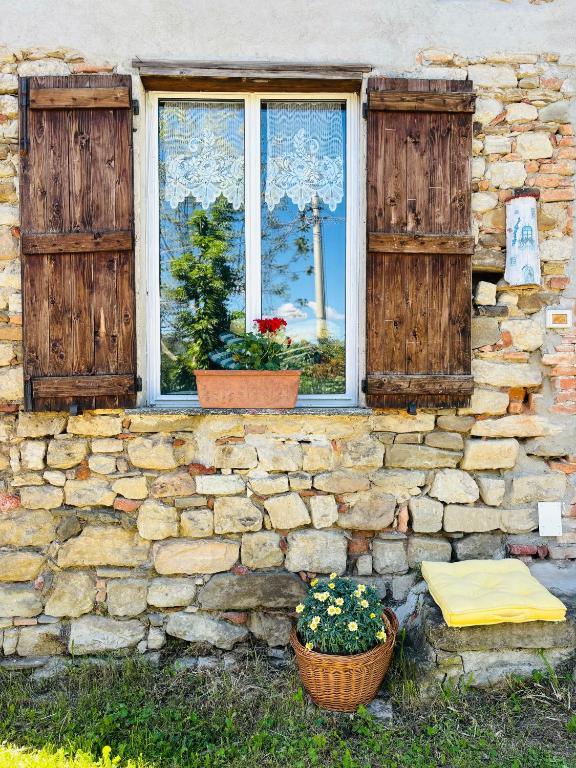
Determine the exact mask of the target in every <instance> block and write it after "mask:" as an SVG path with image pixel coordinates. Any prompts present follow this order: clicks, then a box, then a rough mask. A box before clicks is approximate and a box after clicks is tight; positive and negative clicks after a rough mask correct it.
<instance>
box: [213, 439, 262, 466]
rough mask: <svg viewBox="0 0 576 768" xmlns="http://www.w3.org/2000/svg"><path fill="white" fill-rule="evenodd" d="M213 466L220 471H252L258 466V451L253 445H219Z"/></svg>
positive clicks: (215, 452)
mask: <svg viewBox="0 0 576 768" xmlns="http://www.w3.org/2000/svg"><path fill="white" fill-rule="evenodd" d="M213 464H214V466H215V467H217V468H218V469H251V468H252V467H255V466H256V465H257V464H258V457H257V455H256V449H255V448H254V447H253V446H251V445H244V444H242V443H231V444H230V445H217V446H216V449H215V451H214V460H213Z"/></svg>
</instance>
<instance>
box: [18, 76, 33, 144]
mask: <svg viewBox="0 0 576 768" xmlns="http://www.w3.org/2000/svg"><path fill="white" fill-rule="evenodd" d="M18 101H19V104H18V107H19V109H20V115H21V117H20V156H21V157H23V156H24V155H26V154H28V150H29V148H30V139H29V138H28V107H29V106H30V78H29V77H21V78H20V90H19V94H18Z"/></svg>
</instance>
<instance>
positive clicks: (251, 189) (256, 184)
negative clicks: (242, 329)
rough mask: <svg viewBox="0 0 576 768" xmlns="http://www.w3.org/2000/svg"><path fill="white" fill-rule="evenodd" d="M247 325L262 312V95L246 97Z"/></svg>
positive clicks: (248, 327) (249, 328)
mask: <svg viewBox="0 0 576 768" xmlns="http://www.w3.org/2000/svg"><path fill="white" fill-rule="evenodd" d="M245 103H246V135H245V150H246V151H245V158H246V171H245V173H246V202H245V206H246V328H247V330H251V329H252V321H253V320H255V319H256V318H257V317H260V315H261V311H262V308H261V302H262V291H261V231H260V97H259V96H258V95H257V94H250V95H248V96H247V97H246V102H245Z"/></svg>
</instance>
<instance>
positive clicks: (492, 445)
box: [460, 438, 519, 470]
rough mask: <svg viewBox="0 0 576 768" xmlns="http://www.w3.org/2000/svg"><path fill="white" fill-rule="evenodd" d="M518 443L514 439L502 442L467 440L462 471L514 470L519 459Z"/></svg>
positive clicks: (506, 439)
mask: <svg viewBox="0 0 576 768" xmlns="http://www.w3.org/2000/svg"><path fill="white" fill-rule="evenodd" d="M518 450H519V445H518V441H517V440H514V439H513V438H505V439H502V440H475V439H474V438H472V439H470V440H466V444H465V446H464V458H463V459H462V463H461V465H460V466H461V467H462V469H467V470H470V469H512V467H513V466H514V464H516V459H517V457H518Z"/></svg>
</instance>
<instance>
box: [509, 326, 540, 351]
mask: <svg viewBox="0 0 576 768" xmlns="http://www.w3.org/2000/svg"><path fill="white" fill-rule="evenodd" d="M500 327H501V329H502V331H508V333H509V334H510V335H511V336H512V344H513V345H514V346H515V347H516V348H517V349H522V350H525V351H526V352H534V351H535V350H536V349H539V348H540V347H541V346H542V344H543V343H544V326H543V323H542V322H538V321H537V320H532V319H530V318H511V319H509V320H503V321H502V323H501V325H500Z"/></svg>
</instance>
